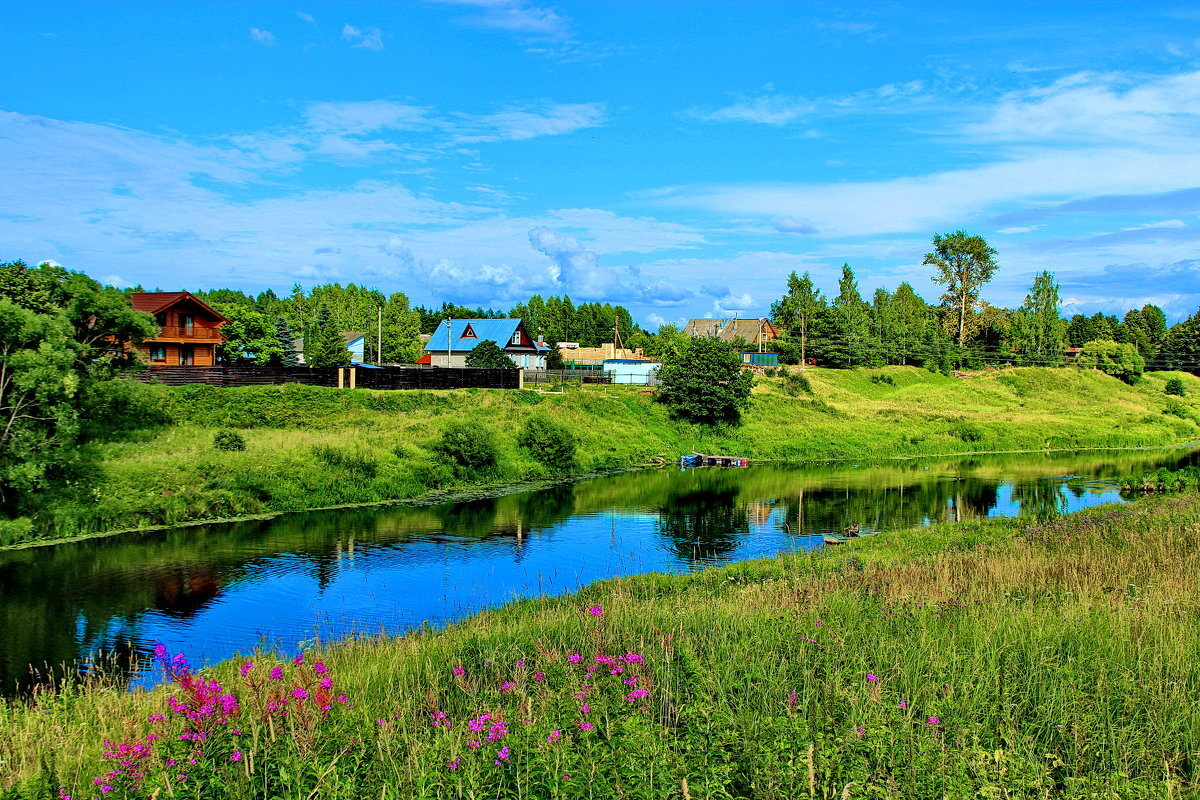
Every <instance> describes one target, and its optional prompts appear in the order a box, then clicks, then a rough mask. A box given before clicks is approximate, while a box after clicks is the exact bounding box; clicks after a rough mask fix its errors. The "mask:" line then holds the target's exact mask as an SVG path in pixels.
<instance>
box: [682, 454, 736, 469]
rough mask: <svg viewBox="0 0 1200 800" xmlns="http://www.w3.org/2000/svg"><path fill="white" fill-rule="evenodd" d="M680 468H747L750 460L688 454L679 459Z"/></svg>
mask: <svg viewBox="0 0 1200 800" xmlns="http://www.w3.org/2000/svg"><path fill="white" fill-rule="evenodd" d="M679 466H681V467H748V466H750V459H748V458H743V457H742V456H713V455H708V454H707V453H689V454H688V455H685V456H680V457H679Z"/></svg>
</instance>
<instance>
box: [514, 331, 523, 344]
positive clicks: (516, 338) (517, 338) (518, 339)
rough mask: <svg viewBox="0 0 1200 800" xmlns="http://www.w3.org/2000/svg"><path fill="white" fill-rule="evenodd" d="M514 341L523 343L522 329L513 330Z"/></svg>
mask: <svg viewBox="0 0 1200 800" xmlns="http://www.w3.org/2000/svg"><path fill="white" fill-rule="evenodd" d="M512 343H513V344H520V343H521V331H520V330H515V331H513V338H512Z"/></svg>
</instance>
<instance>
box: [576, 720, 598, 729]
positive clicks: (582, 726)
mask: <svg viewBox="0 0 1200 800" xmlns="http://www.w3.org/2000/svg"><path fill="white" fill-rule="evenodd" d="M579 730H581V731H594V730H596V726H595V725H593V724H592V723H590V722H581V723H579Z"/></svg>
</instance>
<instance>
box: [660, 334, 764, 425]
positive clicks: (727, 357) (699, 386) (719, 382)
mask: <svg viewBox="0 0 1200 800" xmlns="http://www.w3.org/2000/svg"><path fill="white" fill-rule="evenodd" d="M658 377H659V380H661V381H662V387H661V388H660V389H659V390H658V392H657V393H656V394H655V399H657V400H658V401H659V402H661V403H665V404H666V405H667V406H669V407H670V409H671V412H672V413H673V414H675V415H676V416H678V417H681V418H683V419H686V420H689V421H691V422H698V423H701V424H707V425H712V424H716V423H721V422H737V421H738V420H739V419H740V417H741V412H742V409H744V408H746V407H747V406H748V405H749V403H750V390H751V388H752V387H753V386H754V378H753V376H751V375H750V373H749V372H747V371H745V370H743V369H742V362H741V359H740V358H738V356H737V354H736V353H734V352H733V350H732V349H731V348H730V347H729V346H728V345H727V344H725V343H724V342H722V341H721V340H719V339H710V338H705V337H698V338H689V339H688V340H687V342H686V343H685V344H684V345H683V347H682V348H680V350H679V352H678V353H677V354H676V355H675V356H672V357H667V358H666V359H664V361H663V366H662V369H660V370H659V371H658Z"/></svg>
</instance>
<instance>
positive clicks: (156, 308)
mask: <svg viewBox="0 0 1200 800" xmlns="http://www.w3.org/2000/svg"><path fill="white" fill-rule="evenodd" d="M184 300H190V301H191V302H193V303H195V304H196V305H198V306H200V307H201V308H202V309H204V310H205V311H207V312H208V313H209V314H212V315H213V316H214V317H216V318H217V319H218V320H220V321H221V322H222V323H225V322H229V318H228V317H226V316H225V315H224V314H222V313H221V312H220V311H217V310H216V309H215V308H213V307H212V306H210V305H209V304H208V303H206V302H204V301H203V300H201V299H200V298H199V297H196V295H194V294H192V293H191V292H132V293H131V294H130V295H129V302H130V304H131V305H132V306H133V308H134V310H135V311H145V312H146V313H147V314H158V313H159V312H161V311H163V310H165V309H168V308H170V307H171V306H173V305H176V304H177V303H180V302H182V301H184Z"/></svg>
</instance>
